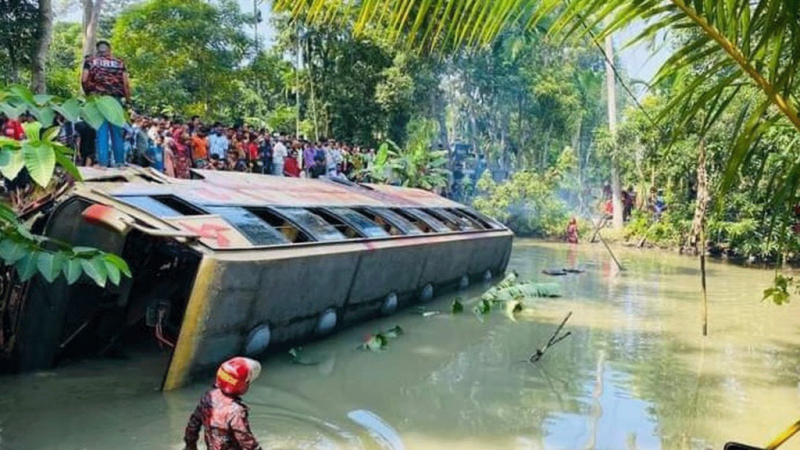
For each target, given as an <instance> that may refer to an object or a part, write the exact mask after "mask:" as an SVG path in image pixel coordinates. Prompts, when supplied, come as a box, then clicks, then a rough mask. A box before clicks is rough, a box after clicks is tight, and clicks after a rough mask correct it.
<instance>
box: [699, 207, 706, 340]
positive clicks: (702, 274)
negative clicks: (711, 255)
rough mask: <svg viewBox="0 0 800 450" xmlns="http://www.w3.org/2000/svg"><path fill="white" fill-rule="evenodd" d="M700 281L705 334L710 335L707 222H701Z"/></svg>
mask: <svg viewBox="0 0 800 450" xmlns="http://www.w3.org/2000/svg"><path fill="white" fill-rule="evenodd" d="M700 283H701V284H702V286H703V336H708V293H707V292H706V224H705V220H703V222H702V223H701V224H700Z"/></svg>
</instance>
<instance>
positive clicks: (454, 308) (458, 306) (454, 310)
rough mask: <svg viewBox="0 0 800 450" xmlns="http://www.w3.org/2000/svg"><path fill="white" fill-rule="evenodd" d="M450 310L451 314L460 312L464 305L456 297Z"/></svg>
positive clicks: (462, 310)
mask: <svg viewBox="0 0 800 450" xmlns="http://www.w3.org/2000/svg"><path fill="white" fill-rule="evenodd" d="M451 312H452V313H453V314H461V313H462V312H464V305H463V304H461V302H460V301H459V300H458V299H455V300H453V305H452V306H451Z"/></svg>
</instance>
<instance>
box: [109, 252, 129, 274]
mask: <svg viewBox="0 0 800 450" xmlns="http://www.w3.org/2000/svg"><path fill="white" fill-rule="evenodd" d="M105 258H106V262H108V263H109V264H113V265H114V266H115V267H116V268H117V269H119V270H120V271H121V272H122V273H123V274H125V276H126V277H130V276H132V275H131V269H130V268H129V267H128V263H126V262H125V260H123V259H122V258H120V257H119V256H117V255H114V254H112V253H106V254H105Z"/></svg>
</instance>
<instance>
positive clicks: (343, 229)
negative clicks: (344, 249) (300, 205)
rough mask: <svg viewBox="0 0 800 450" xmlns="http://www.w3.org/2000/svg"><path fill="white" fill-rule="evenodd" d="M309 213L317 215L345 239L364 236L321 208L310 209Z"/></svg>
mask: <svg viewBox="0 0 800 450" xmlns="http://www.w3.org/2000/svg"><path fill="white" fill-rule="evenodd" d="M309 211H311V212H312V213H314V214H316V215H318V216H319V217H321V218H322V219H323V220H325V221H326V222H328V223H329V224H331V225H333V227H334V228H336V229H337V230H339V232H340V233H342V234H343V235H345V237H346V238H347V239H360V238H363V237H364V236H365V234H363V233H362V232H361V231H360V230H357V229H356V228H355V227H353V226H351V225H350V224H348V223H346V222H345V221H343V220H342V219H340V218H339V217H337V216H336V215H335V214H332V213H331V212H328V211H326V210H325V209H322V208H310V209H309Z"/></svg>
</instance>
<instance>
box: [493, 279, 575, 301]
mask: <svg viewBox="0 0 800 450" xmlns="http://www.w3.org/2000/svg"><path fill="white" fill-rule="evenodd" d="M498 286H499V285H498ZM498 286H495V287H493V288H492V289H489V290H488V291H486V293H485V294H483V295H482V296H481V299H483V300H488V301H491V302H498V301H500V302H505V301H510V300H520V299H524V298H526V297H546V298H552V297H560V296H561V294H560V287H559V285H558V284H555V283H517V284H515V285H513V286H509V287H503V288H499V289H498V288H497V287H498Z"/></svg>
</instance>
